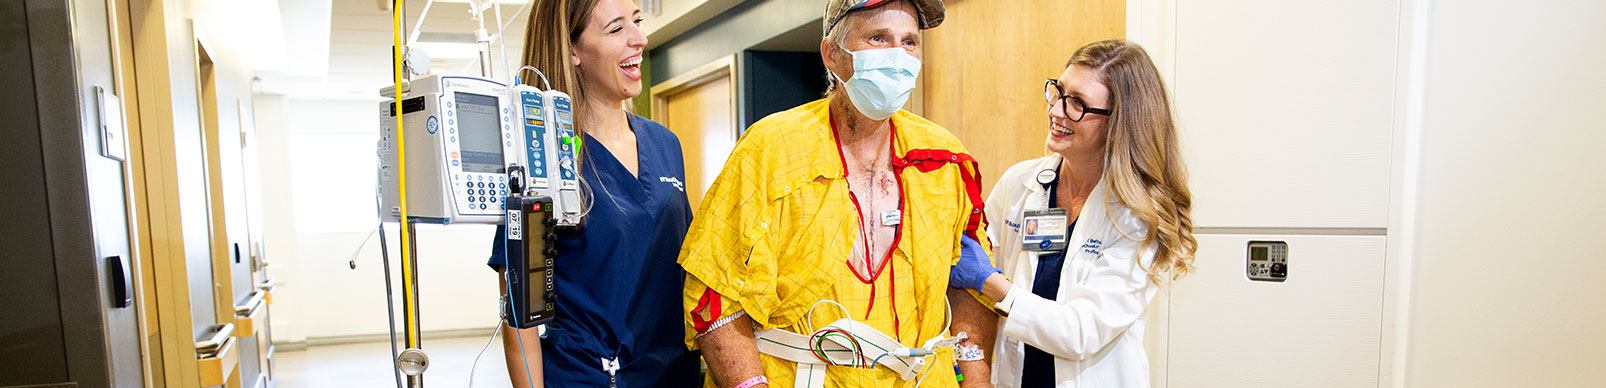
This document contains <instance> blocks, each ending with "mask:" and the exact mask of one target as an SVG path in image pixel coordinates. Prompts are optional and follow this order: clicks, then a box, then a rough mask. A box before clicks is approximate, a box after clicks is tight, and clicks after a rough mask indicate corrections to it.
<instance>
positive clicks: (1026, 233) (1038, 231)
mask: <svg viewBox="0 0 1606 388" xmlns="http://www.w3.org/2000/svg"><path fill="white" fill-rule="evenodd" d="M1065 214H1066V211H1065V208H1053V209H1046V210H1029V211H1027V212H1026V218H1025V219H1023V220H1022V223H1021V242H1020V245H1021V250H1023V251H1028V252H1049V251H1063V250H1065V240H1068V239H1069V236H1066V235H1065V231H1066V229H1067V228H1066V226H1067V225H1066V224H1067V223H1069V220H1068V219H1067V217H1066V216H1065Z"/></svg>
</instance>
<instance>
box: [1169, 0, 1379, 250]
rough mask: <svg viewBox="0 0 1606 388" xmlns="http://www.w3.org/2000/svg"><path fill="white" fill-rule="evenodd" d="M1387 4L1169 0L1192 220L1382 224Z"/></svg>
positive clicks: (1205, 223) (1209, 223) (1258, 224)
mask: <svg viewBox="0 0 1606 388" xmlns="http://www.w3.org/2000/svg"><path fill="white" fill-rule="evenodd" d="M1398 6H1399V5H1398V4H1397V2H1396V1H1379V0H1367V1H1321V2H1302V1H1282V0H1253V1H1250V0H1243V1H1204V2H1200V1H1177V2H1176V5H1175V12H1176V15H1175V17H1176V25H1175V33H1176V35H1175V38H1174V39H1175V41H1174V43H1173V45H1174V50H1175V51H1174V53H1172V54H1171V55H1174V57H1173V58H1174V60H1175V61H1174V63H1175V70H1174V77H1173V78H1172V80H1171V81H1172V85H1171V86H1172V91H1173V94H1174V95H1175V100H1174V103H1175V105H1176V109H1177V117H1178V119H1179V120H1180V121H1179V122H1180V123H1181V126H1182V130H1181V135H1182V141H1183V147H1184V155H1183V157H1184V160H1185V161H1186V163H1187V165H1188V168H1189V170H1190V172H1191V179H1190V186H1191V188H1192V189H1193V194H1194V205H1195V207H1194V212H1193V215H1194V219H1195V221H1196V224H1195V225H1198V226H1202V227H1237V228H1243V227H1253V228H1265V227H1285V228H1286V227H1299V228H1382V227H1384V226H1386V224H1387V214H1388V190H1389V184H1388V183H1389V153H1390V148H1389V147H1390V139H1391V130H1392V127H1391V126H1392V121H1393V111H1392V109H1393V107H1394V91H1395V52H1396V44H1395V40H1396V28H1395V26H1397V25H1398V21H1397V18H1398V10H1397V8H1398ZM1163 55H1167V53H1159V54H1157V56H1163Z"/></svg>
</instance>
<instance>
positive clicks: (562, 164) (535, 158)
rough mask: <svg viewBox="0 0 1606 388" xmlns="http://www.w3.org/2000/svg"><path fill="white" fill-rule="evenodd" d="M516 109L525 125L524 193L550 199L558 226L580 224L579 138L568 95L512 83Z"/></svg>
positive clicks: (522, 135)
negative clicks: (577, 166) (576, 157)
mask: <svg viewBox="0 0 1606 388" xmlns="http://www.w3.org/2000/svg"><path fill="white" fill-rule="evenodd" d="M513 93H514V95H515V96H516V97H515V102H516V104H517V105H516V109H517V110H518V111H519V113H521V115H520V117H521V119H520V120H519V121H520V122H519V126H522V127H523V128H524V131H523V133H522V134H521V138H522V139H523V140H524V143H525V144H524V151H525V153H524V155H523V158H524V160H525V167H526V168H525V174H526V179H525V181H524V184H523V186H524V189H525V190H524V192H525V193H526V194H528V195H534V196H544V197H547V198H551V200H552V206H553V207H554V208H555V209H553V211H551V212H550V214H551V216H552V217H553V218H555V219H556V220H557V224H556V225H557V226H574V225H579V223H580V216H581V210H580V184H579V172H578V171H576V170H575V155H576V152H577V151H578V149H579V146H580V145H579V141H580V140H579V138H578V137H576V136H575V132H574V107H573V105H572V104H573V103H572V101H571V100H570V99H569V96H568V95H567V94H564V93H563V92H559V91H556V90H548V91H544V92H543V91H541V90H540V89H537V88H535V87H531V86H526V85H514V86H513Z"/></svg>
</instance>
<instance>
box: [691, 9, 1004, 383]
mask: <svg viewBox="0 0 1606 388" xmlns="http://www.w3.org/2000/svg"><path fill="white" fill-rule="evenodd" d="M942 19H943V6H942V2H941V1H940V0H827V5H826V12H825V18H824V21H825V23H824V24H825V26H824V27H825V31H826V33H825V38H824V39H822V40H821V42H820V57H821V59H822V60H823V61H824V63H825V67H826V69H827V71H828V72H829V73H830V74H829V77H831V79H832V85H831V89H830V90H829V91H828V92H827V98H825V99H822V100H819V101H815V102H811V103H808V104H805V105H803V106H799V107H797V108H793V109H791V110H788V111H784V112H780V113H776V114H773V115H770V116H769V117H765V118H764V119H763V120H760V121H759V122H757V123H755V124H753V126H752V127H751V128H749V129H748V131H747V132H746V133H745V134H744V135H743V137H742V140H741V141H740V143H738V144H737V146H736V149H735V151H733V152H732V154H731V156H730V159H729V160H728V161H727V162H726V163H725V167H724V170H723V172H721V173H720V174H719V177H718V178H717V179H716V180H715V181H714V183H713V186H712V187H711V188H709V191H708V194H707V196H706V197H705V198H704V199H703V201H702V206H701V209H699V210H698V212H697V213H696V214H697V217H696V219H695V220H694V221H693V224H692V226H691V230H690V232H689V233H688V235H687V237H686V242H685V245H684V247H683V248H682V250H681V253H680V264H681V266H683V267H685V269H686V272H687V277H686V290H685V296H684V301H685V310H686V314H687V316H686V319H687V323H688V326H689V327H688V345H689V346H692V347H694V348H701V349H702V352H703V357H704V359H705V360H706V361H707V363H708V368H709V378H708V380H705V381H706V383H705V385H707V386H717V387H721V388H727V387H742V388H751V387H766V386H779V387H790V386H799V387H807V386H812V387H820V386H833V387H912V386H915V385H916V384H917V382H918V381H919V380H921V379H923V380H924V381H923V383H920V384H923V385H924V386H931V387H953V386H957V385H961V384H963V385H965V386H987V385H988V380H989V379H990V373H989V371H988V364H987V360H986V359H984V358H983V356H982V355H980V354H979V352H965V353H967V354H968V356H966V357H960V358H961V360H960V361H958V363H959V366H960V368H959V369H960V370H961V371H962V372H963V382H960V381H958V380H960V379H959V378H958V376H955V368H954V363H955V357H956V356H955V349H954V348H953V347H944V346H942V345H943V344H942V343H941V342H940V341H941V339H942V338H945V337H952V336H954V335H956V334H958V333H961V332H964V333H966V335H968V338H969V339H968V340H967V341H966V342H961V343H960V346H963V347H965V348H966V349H970V347H969V346H970V345H975V344H979V345H980V346H979V348H981V349H991V344H992V341H993V335H994V332H995V330H996V324H997V317H996V316H995V315H993V313H992V312H991V311H989V310H987V309H986V308H985V307H983V305H982V304H981V303H978V301H977V299H975V298H974V297H973V295H972V294H969V293H966V292H962V291H957V290H955V289H951V288H949V267H950V266H951V265H953V264H954V263H955V262H956V261H957V260H958V259H959V257H960V255H961V254H967V255H972V256H974V255H978V254H979V253H978V252H974V251H973V250H969V249H962V247H961V239H962V238H965V237H968V238H970V239H972V240H977V241H979V242H980V246H989V244H988V243H987V240H986V236H982V235H981V233H980V232H979V231H983V230H985V226H984V225H981V224H982V223H983V221H982V219H981V218H982V216H981V213H980V208H981V203H982V201H981V192H980V188H979V185H978V182H977V179H979V178H978V176H977V175H976V164H975V162H974V160H973V159H972V158H971V157H970V155H968V154H967V153H966V152H965V149H964V147H963V146H962V145H960V144H959V141H958V140H957V139H956V138H954V136H953V135H952V134H950V133H949V132H948V131H947V130H946V129H943V128H942V127H940V126H938V125H936V124H933V123H931V122H930V121H926V120H925V119H923V118H921V117H919V116H915V115H914V114H911V113H909V112H905V111H902V110H900V108H902V106H903V105H904V103H905V102H907V101H908V98H909V95H910V92H911V90H912V89H913V88H914V82H915V76H916V75H918V74H919V72H920V58H921V51H920V39H921V36H920V30H922V29H928V28H932V27H936V26H937V25H938V24H940V23H942ZM983 260H985V258H983ZM990 304H991V303H990V302H989V303H988V305H990ZM950 311H952V314H951V316H952V319H951V321H952V323H951V325H952V326H951V329H950V327H949V324H950V319H949V316H950ZM845 318H846V319H851V321H846V320H843V319H845ZM833 323H836V324H837V326H835V327H828V326H830V325H832V324H833ZM833 328H834V329H840V330H841V331H840V332H836V331H831V329H833ZM816 334H819V335H816ZM850 335H851V336H850ZM850 338H851V339H850ZM816 345H817V346H816ZM854 348H858V350H857V351H854ZM889 348H890V349H889ZM897 348H905V349H907V348H924V349H935V350H936V351H935V354H934V355H932V356H929V357H921V356H915V357H901V356H899V355H898V354H888V355H885V356H883V354H886V353H889V352H892V351H894V350H896V349H897ZM906 351H907V350H906ZM916 352H919V351H916ZM921 363H924V365H921Z"/></svg>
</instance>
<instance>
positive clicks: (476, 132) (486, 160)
mask: <svg viewBox="0 0 1606 388" xmlns="http://www.w3.org/2000/svg"><path fill="white" fill-rule="evenodd" d="M456 95H457V129H458V130H457V132H458V138H459V139H461V140H462V142H460V143H458V144H460V145H461V146H462V149H463V172H489V173H498V174H500V173H503V172H505V171H506V167H505V166H504V165H503V162H504V160H503V159H502V120H501V119H500V117H501V116H499V115H498V114H497V109H498V108H497V106H498V104H497V101H496V97H491V96H482V95H478V94H471V93H463V92H458V93H456Z"/></svg>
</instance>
